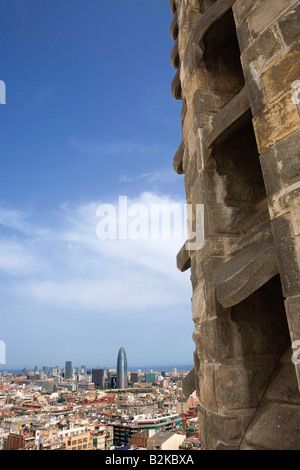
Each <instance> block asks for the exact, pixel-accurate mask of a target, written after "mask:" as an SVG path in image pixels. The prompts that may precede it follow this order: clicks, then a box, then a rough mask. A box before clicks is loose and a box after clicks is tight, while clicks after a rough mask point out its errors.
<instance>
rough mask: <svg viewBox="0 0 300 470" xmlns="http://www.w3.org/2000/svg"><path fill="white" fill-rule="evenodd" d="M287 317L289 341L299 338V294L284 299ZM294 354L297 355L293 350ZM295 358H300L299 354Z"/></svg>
mask: <svg viewBox="0 0 300 470" xmlns="http://www.w3.org/2000/svg"><path fill="white" fill-rule="evenodd" d="M285 305H286V311H287V318H288V323H289V327H290V334H291V341H292V342H294V341H299V340H300V315H299V312H300V295H297V296H295V297H290V298H289V299H287V300H286V301H285ZM294 353H295V356H297V351H296V350H295V351H294ZM298 356H299V357H297V358H296V359H298V358H299V359H300V354H299V355H298Z"/></svg>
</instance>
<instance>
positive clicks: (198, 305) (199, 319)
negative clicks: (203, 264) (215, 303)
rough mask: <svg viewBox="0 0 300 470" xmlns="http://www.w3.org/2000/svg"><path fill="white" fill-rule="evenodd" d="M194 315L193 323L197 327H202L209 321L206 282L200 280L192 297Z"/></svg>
mask: <svg viewBox="0 0 300 470" xmlns="http://www.w3.org/2000/svg"><path fill="white" fill-rule="evenodd" d="M192 313H193V321H194V323H195V324H196V325H200V324H201V323H203V322H204V321H207V320H208V312H207V305H206V293H205V282H204V280H203V279H202V280H200V281H199V284H198V286H197V288H196V290H195V291H194V292H193V296H192Z"/></svg>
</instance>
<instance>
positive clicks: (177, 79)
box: [171, 68, 181, 100]
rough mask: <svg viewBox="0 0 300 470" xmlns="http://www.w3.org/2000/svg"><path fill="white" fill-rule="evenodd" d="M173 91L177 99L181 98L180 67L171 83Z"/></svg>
mask: <svg viewBox="0 0 300 470" xmlns="http://www.w3.org/2000/svg"><path fill="white" fill-rule="evenodd" d="M171 92H172V96H173V98H175V99H176V100H181V81H180V68H179V69H178V70H177V72H176V74H175V76H174V78H173V81H172V83H171Z"/></svg>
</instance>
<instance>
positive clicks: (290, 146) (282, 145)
mask: <svg viewBox="0 0 300 470" xmlns="http://www.w3.org/2000/svg"><path fill="white" fill-rule="evenodd" d="M275 149H276V155H277V162H278V168H279V171H280V176H281V178H282V180H283V182H284V183H285V184H290V183H293V182H294V181H298V180H299V179H300V130H298V131H296V132H294V133H293V134H291V135H289V136H288V137H286V138H285V139H284V140H282V141H281V142H279V143H278V144H277V145H276V147H275Z"/></svg>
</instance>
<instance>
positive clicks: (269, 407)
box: [241, 402, 300, 450]
mask: <svg viewBox="0 0 300 470" xmlns="http://www.w3.org/2000/svg"><path fill="white" fill-rule="evenodd" d="M299 423H300V407H299V406H293V405H287V404H282V403H266V402H264V403H263V404H262V406H261V407H260V408H259V410H258V412H257V413H256V416H255V419H254V420H253V422H252V423H251V426H250V428H249V429H248V430H247V432H246V436H245V441H246V443H247V444H248V445H250V446H252V447H254V448H263V449H266V450H299V448H300V425H299ZM270 430H272V432H270ZM241 449H244V443H243V444H242V446H241Z"/></svg>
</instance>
